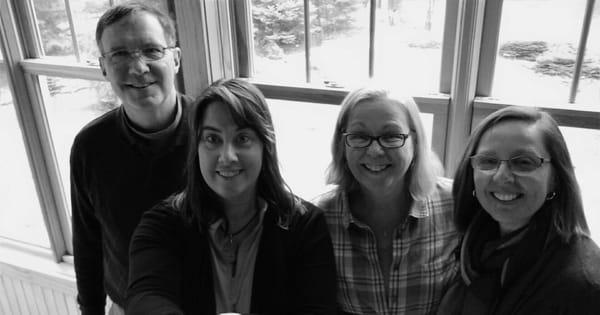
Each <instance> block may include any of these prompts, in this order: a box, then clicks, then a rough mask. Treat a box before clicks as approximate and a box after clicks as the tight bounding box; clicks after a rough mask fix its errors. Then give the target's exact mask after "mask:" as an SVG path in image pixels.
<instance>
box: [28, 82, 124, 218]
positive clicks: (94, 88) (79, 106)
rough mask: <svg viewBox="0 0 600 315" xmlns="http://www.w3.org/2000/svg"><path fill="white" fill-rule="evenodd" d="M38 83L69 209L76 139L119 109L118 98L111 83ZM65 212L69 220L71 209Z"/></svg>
mask: <svg viewBox="0 0 600 315" xmlns="http://www.w3.org/2000/svg"><path fill="white" fill-rule="evenodd" d="M38 80H39V84H40V87H41V90H42V91H43V95H44V109H45V112H46V116H47V118H48V125H49V127H50V134H51V136H52V142H53V144H54V150H55V152H56V158H57V162H58V167H59V170H60V175H61V179H62V183H63V187H65V188H66V191H65V197H66V199H67V205H69V206H70V205H71V202H70V200H71V198H70V197H71V196H70V193H69V187H71V186H70V180H69V176H70V171H69V157H70V154H71V145H72V144H73V139H75V136H76V135H77V133H78V132H79V130H81V128H82V127H83V126H85V125H86V124H87V123H88V122H90V121H92V120H93V119H95V118H97V117H99V116H101V115H102V114H104V113H106V112H107V111H109V110H111V109H113V108H115V107H116V106H118V104H119V103H118V99H117V97H116V96H115V95H114V94H113V92H112V89H111V88H110V84H109V83H108V82H100V81H89V80H81V79H68V78H61V77H48V76H39V77H38ZM66 210H67V213H68V217H69V218H70V217H71V211H70V210H71V209H70V207H69V208H68V209H66ZM69 223H70V220H69Z"/></svg>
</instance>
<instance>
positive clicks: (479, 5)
mask: <svg viewBox="0 0 600 315" xmlns="http://www.w3.org/2000/svg"><path fill="white" fill-rule="evenodd" d="M120 2H122V1H120V0H118V1H117V0H105V1H94V0H50V1H42V0H24V1H0V9H1V10H0V22H1V23H2V27H1V28H0V33H1V35H2V36H0V40H1V41H2V44H3V45H4V48H5V49H4V52H5V53H6V57H7V58H6V60H7V61H10V62H0V72H2V73H6V71H7V70H6V69H12V73H15V74H14V75H10V76H9V77H8V79H5V78H1V77H0V78H1V79H0V104H1V105H0V119H2V124H1V125H0V131H1V132H2V135H0V140H1V141H8V142H2V144H3V145H4V143H8V144H7V145H8V146H9V147H10V149H9V150H7V153H6V154H5V156H10V161H11V162H9V163H6V164H4V165H1V166H0V168H2V169H1V171H2V172H3V174H4V172H5V171H8V172H16V171H17V170H18V174H19V175H20V179H21V180H22V181H19V182H17V181H14V180H12V176H11V180H10V181H9V182H8V183H5V182H3V180H4V178H5V177H3V178H0V185H9V187H7V188H6V187H5V186H2V187H3V189H2V191H0V194H3V193H5V192H6V191H7V189H20V190H21V191H22V193H23V194H27V196H29V198H28V200H27V202H31V207H30V209H31V213H32V216H33V217H37V219H28V220H27V222H26V224H31V226H32V227H34V226H35V227H34V229H35V232H31V233H26V234H27V235H26V237H33V238H36V239H37V240H26V241H28V242H31V243H34V244H38V245H40V246H44V247H52V248H53V250H54V252H55V256H56V259H57V260H60V259H62V256H63V255H68V254H69V253H70V244H71V238H70V237H71V236H70V226H69V221H70V220H69V213H70V212H69V201H68V198H69V191H68V187H69V182H68V180H69V177H68V174H69V170H68V155H69V151H70V145H71V143H72V141H73V137H74V135H75V134H76V133H77V131H78V130H79V129H80V128H81V127H82V126H83V125H85V124H86V123H87V122H88V121H90V120H91V119H93V118H94V117H97V116H99V115H101V114H102V113H103V112H104V111H105V110H107V109H108V108H110V106H113V105H114V103H115V102H117V101H116V100H115V99H114V96H112V94H111V92H110V88H109V87H108V84H107V83H106V82H104V81H103V80H104V78H103V77H102V75H101V73H100V70H99V68H98V66H97V56H98V52H97V50H96V47H95V42H94V41H95V34H94V32H95V24H96V21H97V19H98V17H99V16H100V14H101V13H102V12H103V11H104V10H105V9H106V8H107V7H108V6H109V5H112V4H114V3H120ZM596 2H597V1H596ZM152 3H154V4H156V5H158V6H160V7H161V8H163V9H164V10H168V11H169V12H171V13H173V15H176V17H177V18H176V23H177V27H178V35H179V45H180V46H181V48H182V52H183V59H182V63H183V64H182V69H181V72H182V73H183V75H182V76H181V77H180V78H179V79H180V80H181V83H183V84H182V85H183V90H185V92H186V94H189V95H192V96H193V95H197V94H198V93H199V92H200V91H201V90H202V89H203V88H204V87H206V86H207V85H208V84H209V83H210V82H212V81H214V80H216V79H218V78H221V77H234V76H235V77H244V78H248V80H250V81H251V82H253V83H255V84H256V85H257V86H258V87H259V88H260V89H261V90H262V91H263V93H264V94H265V96H266V97H268V99H269V100H268V101H269V105H270V107H271V110H272V111H273V117H274V120H275V128H276V132H277V138H278V148H279V154H280V158H281V163H282V171H283V173H284V174H283V175H284V177H285V179H286V180H287V181H288V183H289V184H290V185H291V186H292V189H294V191H295V192H296V193H298V194H299V195H300V196H302V197H305V198H312V197H313V196H315V195H316V194H318V193H320V192H322V191H323V190H324V189H325V183H324V171H325V169H326V167H327V166H328V164H329V159H330V140H331V135H332V129H333V126H334V124H335V117H336V116H337V112H338V110H339V108H338V107H336V106H331V105H339V104H340V103H341V100H342V99H343V97H344V96H345V95H346V94H347V93H348V91H349V90H350V89H352V88H353V87H355V86H356V85H359V84H363V83H364V82H366V81H367V80H368V79H369V78H372V79H375V80H376V81H378V82H380V83H383V84H387V85H389V86H391V87H392V88H396V89H401V90H405V91H408V92H409V93H411V94H412V96H414V97H415V99H416V101H417V104H418V105H419V108H420V110H421V113H422V118H423V119H424V121H425V123H426V125H427V126H428V127H427V128H428V130H430V135H429V136H430V137H429V139H430V141H431V145H432V147H433V149H434V151H435V152H436V153H437V154H438V155H439V156H440V157H441V158H442V160H443V161H444V163H445V165H446V168H447V175H448V176H451V175H452V172H453V170H454V168H453V167H454V166H453V165H454V164H453V163H454V161H456V159H457V158H458V156H460V154H461V153H462V150H463V148H464V144H465V143H466V140H467V138H468V135H469V133H470V129H471V128H470V127H471V125H472V124H473V123H477V122H478V121H479V119H481V117H483V116H484V115H487V114H488V113H489V112H491V111H493V110H496V109H498V108H501V107H503V106H507V105H514V104H519V105H535V106H545V107H544V108H546V109H547V110H548V111H550V112H551V113H552V114H553V115H555V117H558V120H559V122H560V124H561V126H562V128H563V131H564V132H565V136H566V137H567V138H568V141H569V146H570V150H572V151H571V153H572V155H573V158H574V160H575V164H576V167H577V176H578V179H579V181H580V184H581V186H582V191H583V196H584V203H585V205H586V207H587V208H588V209H590V208H591V207H594V206H595V204H597V203H598V200H597V198H596V195H597V194H596V193H595V192H593V191H592V189H594V187H595V184H594V183H593V182H592V178H596V177H597V175H598V170H599V167H598V166H596V164H597V163H594V161H597V160H598V159H599V157H598V152H596V151H594V150H593V149H590V148H596V147H600V145H599V144H598V141H599V140H598V132H599V130H600V108H599V106H598V104H600V90H599V86H600V78H599V77H598V71H596V67H597V65H598V60H599V59H600V56H599V54H600V53H599V51H600V47H599V46H598V45H600V42H598V40H596V38H598V36H600V18H598V16H599V12H600V11H599V10H600V9H599V8H598V7H599V6H598V5H596V6H595V7H590V3H593V1H584V0H505V1H500V0H488V1H459V0H337V1H333V0H287V1H275V0H235V1H175V0H152ZM525 17H526V18H527V20H525ZM586 25H587V26H586ZM586 29H587V30H589V34H587V39H588V40H587V43H586V45H584V46H585V54H577V52H579V51H582V50H581V49H580V48H579V47H580V46H581V44H582V41H581V38H584V37H585V36H583V35H585V33H586V32H587V31H586ZM306 34H309V35H310V36H305V35H306ZM515 42H516V44H515ZM536 42H544V43H545V44H539V45H537V44H536ZM531 47H533V48H534V50H533V54H534V55H535V58H533V57H532V56H528V57H521V55H519V54H517V53H516V52H517V51H520V50H523V49H524V48H525V49H528V48H531ZM536 47H541V48H540V49H541V50H540V51H542V50H543V52H542V53H540V54H539V55H537V52H536V50H535V49H537V48H536ZM544 47H546V48H544ZM561 47H567V48H566V52H567V55H568V57H569V58H568V63H569V64H574V65H577V64H578V60H580V61H581V72H580V74H579V75H576V74H575V71H571V70H565V71H566V72H565V75H563V76H555V75H548V74H546V73H542V72H535V69H536V65H538V64H540V65H543V67H550V66H548V65H553V66H554V65H555V64H556V63H557V60H558V61H559V62H558V63H560V62H561V61H560V60H562V59H556V58H554V57H556V56H561V55H560V54H561V53H562V52H563V50H562V48H561ZM573 56H575V57H573ZM548 60H550V63H548V62H546V61H548ZM573 60H574V61H573ZM543 67H542V68H543ZM550 68H551V67H550ZM567 68H568V67H567ZM544 69H545V68H544ZM561 69H562V68H561ZM570 71H571V72H570ZM520 79H524V80H526V81H525V82H523V81H520ZM8 80H12V81H14V82H13V84H12V87H13V90H14V91H15V92H14V94H12V95H11V94H10V93H9V92H8V91H9V89H8V88H7V86H8V85H7V83H6V82H8ZM574 82H575V83H576V84H575V83H574ZM575 85H576V86H577V89H575V90H576V91H577V93H575V94H573V93H572V90H573V87H574V86H575ZM573 95H574V96H575V98H574V101H573V102H572V103H573V104H568V103H569V102H570V101H571V99H572V98H573V97H572V96H573ZM9 103H10V105H7V104H9ZM12 103H14V104H12ZM17 117H19V119H17ZM299 117H302V119H299ZM4 120H6V123H5V121H4ZM7 128H10V130H7ZM21 134H22V136H21ZM7 137H10V139H8V138H7ZM23 139H24V141H23ZM299 147H300V148H302V149H301V150H305V149H311V150H313V151H312V152H314V153H315V154H313V155H311V157H310V159H311V160H306V158H299V153H298V151H299V150H298V148H299ZM25 148H26V149H27V150H25ZM28 161H29V162H30V163H29V165H28V164H27V162H28ZM303 163H306V164H310V165H311V167H310V168H307V167H305V165H303ZM7 167H8V169H6V170H4V168H7ZM306 169H308V171H306V172H302V173H300V170H306ZM583 170H585V171H583ZM309 172H310V173H309ZM32 175H33V181H30V180H29V179H28V178H31V177H32ZM15 176H16V175H15ZM15 183H18V184H19V185H21V184H22V187H20V188H19V187H17V186H18V185H17V184H15ZM18 194H21V192H18V193H14V195H15V196H16V195H18ZM12 195H13V194H12V193H11V196H6V197H5V195H2V196H1V200H2V201H3V202H4V200H10V199H6V198H11V197H13V196H12ZM36 198H37V199H36ZM38 200H39V202H38ZM23 202H25V201H22V200H19V205H17V207H18V211H21V212H25V211H30V210H25V207H28V206H25V205H23V206H21V204H22V203H23ZM40 205H41V209H40ZM590 205H591V206H590ZM4 209H5V208H3V209H0V215H4V214H3V212H2V211H3V210H4ZM14 211H16V210H11V211H10V212H11V214H12V213H13V212H14ZM588 212H589V211H588ZM42 218H45V219H42ZM0 219H2V221H1V222H0V226H1V224H3V222H5V221H4V218H0ZM10 220H13V221H9V222H10V223H11V226H10V227H11V228H14V227H16V226H17V224H14V225H13V224H12V223H13V222H16V221H14V220H16V219H13V218H12V215H11V219H10ZM35 220H37V221H35ZM588 220H589V221H590V226H591V227H592V232H593V233H595V234H594V235H595V238H596V240H599V239H598V237H600V236H598V233H600V226H599V224H600V218H597V216H596V217H594V214H593V212H589V213H588ZM19 224H20V223H19ZM1 227H2V230H0V235H1V237H10V238H17V236H10V235H7V234H8V233H5V232H4V227H3V226H1ZM44 228H45V229H44ZM18 230H19V232H24V231H26V229H18ZM35 235H37V236H35ZM44 237H46V239H45V240H44V239H43V238H44ZM50 245H51V246H50Z"/></svg>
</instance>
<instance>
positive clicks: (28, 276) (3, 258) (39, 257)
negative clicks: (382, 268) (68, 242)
mask: <svg viewBox="0 0 600 315" xmlns="http://www.w3.org/2000/svg"><path fill="white" fill-rule="evenodd" d="M64 260H65V261H64V262H60V263H56V262H55V261H54V256H53V255H52V252H51V251H50V250H49V249H44V248H39V247H35V246H31V245H27V244H22V243H19V242H15V241H11V240H7V239H2V238H0V274H1V275H3V276H9V277H11V278H15V279H19V280H23V281H28V282H31V283H36V284H39V285H43V286H48V287H52V288H56V287H57V286H58V287H59V288H58V289H60V290H61V291H65V292H72V293H73V294H76V286H75V270H74V268H73V263H72V260H73V259H72V256H65V258H64ZM67 261H71V262H67Z"/></svg>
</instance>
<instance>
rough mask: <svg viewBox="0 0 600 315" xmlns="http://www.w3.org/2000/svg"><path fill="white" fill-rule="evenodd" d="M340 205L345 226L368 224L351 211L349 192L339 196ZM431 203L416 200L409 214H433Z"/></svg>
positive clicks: (418, 215)
mask: <svg viewBox="0 0 600 315" xmlns="http://www.w3.org/2000/svg"><path fill="white" fill-rule="evenodd" d="M338 203H339V204H338V207H337V209H339V211H340V212H341V213H340V214H341V220H342V224H343V226H344V227H346V229H347V228H349V227H350V225H351V224H355V225H358V226H366V224H364V223H363V222H361V221H360V220H358V219H357V218H356V217H355V216H354V215H352V213H351V212H350V207H349V204H350V203H349V201H348V193H347V192H345V191H343V192H341V193H340V195H339V196H338ZM429 205H430V203H429V202H427V199H425V200H415V201H414V202H413V203H412V206H411V207H410V210H409V211H408V216H410V217H413V218H415V219H423V218H426V217H429V216H430V215H431V207H430V206H429Z"/></svg>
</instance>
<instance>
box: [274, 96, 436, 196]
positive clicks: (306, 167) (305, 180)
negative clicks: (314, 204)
mask: <svg viewBox="0 0 600 315" xmlns="http://www.w3.org/2000/svg"><path fill="white" fill-rule="evenodd" d="M267 102H268V104H269V110H270V111H271V115H272V116H273V124H274V125H275V135H276V137H277V152H278V154H279V162H280V165H281V173H282V175H283V178H284V179H285V180H286V182H287V183H288V185H290V187H291V189H292V191H293V192H294V193H295V194H297V195H298V196H300V197H302V198H304V199H306V200H311V199H314V198H315V197H316V196H318V195H319V194H322V193H324V192H326V191H327V185H326V184H325V174H326V170H327V167H328V166H329V163H330V162H331V139H332V137H333V131H334V128H335V123H336V120H337V116H338V114H339V110H340V107H339V106H337V105H326V104H317V103H303V102H292V101H282V100H275V99H268V100H267ZM421 119H422V120H423V125H424V128H425V132H427V137H428V139H431V132H432V130H433V129H432V128H433V115H432V114H423V113H422V114H421ZM429 141H431V140H429ZM430 144H431V143H430ZM303 152H304V153H307V152H310V154H303ZM300 155H301V156H300Z"/></svg>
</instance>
